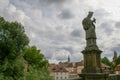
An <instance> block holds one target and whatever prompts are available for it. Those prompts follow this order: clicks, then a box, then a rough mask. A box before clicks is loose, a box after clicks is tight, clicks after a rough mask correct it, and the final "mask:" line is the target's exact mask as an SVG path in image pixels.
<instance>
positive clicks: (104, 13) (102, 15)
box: [95, 8, 110, 18]
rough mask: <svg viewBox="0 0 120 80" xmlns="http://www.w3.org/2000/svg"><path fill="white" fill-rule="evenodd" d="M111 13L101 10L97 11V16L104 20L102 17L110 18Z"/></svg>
mask: <svg viewBox="0 0 120 80" xmlns="http://www.w3.org/2000/svg"><path fill="white" fill-rule="evenodd" d="M109 15H110V13H109V12H107V11H106V10H105V9H103V8H99V9H97V10H95V16H97V17H99V18H102V17H107V16H109Z"/></svg>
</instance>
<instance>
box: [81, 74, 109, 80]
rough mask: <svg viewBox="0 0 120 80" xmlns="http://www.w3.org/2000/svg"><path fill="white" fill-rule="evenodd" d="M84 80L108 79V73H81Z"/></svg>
mask: <svg viewBox="0 0 120 80" xmlns="http://www.w3.org/2000/svg"><path fill="white" fill-rule="evenodd" d="M79 76H80V77H82V80H108V74H104V73H84V74H79Z"/></svg>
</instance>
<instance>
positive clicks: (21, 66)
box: [0, 17, 50, 80]
mask: <svg viewBox="0 0 120 80" xmlns="http://www.w3.org/2000/svg"><path fill="white" fill-rule="evenodd" d="M28 44H29V39H28V37H27V35H26V34H25V30H24V27H23V26H22V25H21V24H20V23H18V22H8V21H5V20H4V18H3V17H0V80H50V77H49V72H48V71H47V67H48V61H47V60H46V59H45V58H44V55H43V54H42V53H41V52H40V50H37V48H36V47H35V46H32V47H30V46H28ZM26 63H28V67H27V70H28V71H25V68H26Z"/></svg>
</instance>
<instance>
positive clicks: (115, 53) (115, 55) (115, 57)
mask: <svg viewBox="0 0 120 80" xmlns="http://www.w3.org/2000/svg"><path fill="white" fill-rule="evenodd" d="M116 59H117V52H116V51H114V56H113V63H115V60H116Z"/></svg>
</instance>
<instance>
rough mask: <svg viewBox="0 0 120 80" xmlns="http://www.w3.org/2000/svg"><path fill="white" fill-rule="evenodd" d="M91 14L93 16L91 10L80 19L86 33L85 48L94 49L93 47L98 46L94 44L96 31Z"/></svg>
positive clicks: (94, 20)
mask: <svg viewBox="0 0 120 80" xmlns="http://www.w3.org/2000/svg"><path fill="white" fill-rule="evenodd" d="M92 16H93V12H89V13H88V16H87V17H86V18H84V19H83V21H82V25H83V28H84V30H85V33H86V42H87V45H86V48H87V49H90V48H93V47H94V49H95V47H96V48H98V47H97V45H96V33H95V25H94V23H96V19H95V18H93V20H91V18H92Z"/></svg>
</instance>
